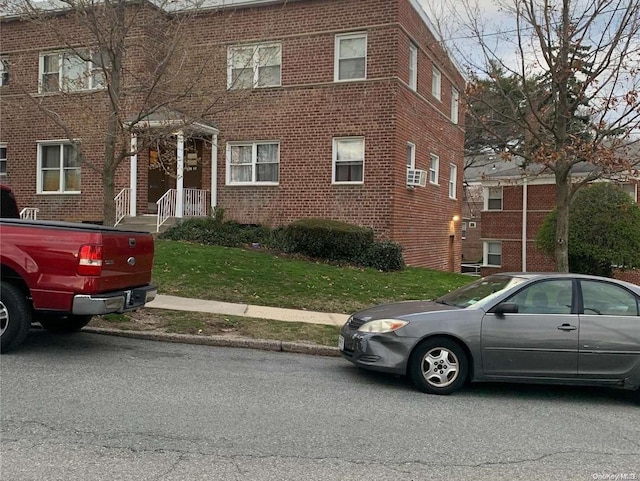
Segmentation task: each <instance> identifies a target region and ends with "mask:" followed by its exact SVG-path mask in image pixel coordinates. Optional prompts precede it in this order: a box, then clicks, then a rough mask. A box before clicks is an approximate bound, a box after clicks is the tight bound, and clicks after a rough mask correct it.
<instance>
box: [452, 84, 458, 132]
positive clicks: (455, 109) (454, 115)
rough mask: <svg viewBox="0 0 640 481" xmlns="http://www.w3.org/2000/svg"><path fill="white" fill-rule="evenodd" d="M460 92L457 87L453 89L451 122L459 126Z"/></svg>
mask: <svg viewBox="0 0 640 481" xmlns="http://www.w3.org/2000/svg"><path fill="white" fill-rule="evenodd" d="M459 101H460V92H458V89H456V88H455V87H452V88H451V122H453V123H454V124H456V125H457V124H458V121H459V120H460V119H459Z"/></svg>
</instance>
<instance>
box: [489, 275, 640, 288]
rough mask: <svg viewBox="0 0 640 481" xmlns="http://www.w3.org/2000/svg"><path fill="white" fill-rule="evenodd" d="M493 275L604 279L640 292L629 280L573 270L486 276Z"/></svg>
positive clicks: (526, 277)
mask: <svg viewBox="0 0 640 481" xmlns="http://www.w3.org/2000/svg"><path fill="white" fill-rule="evenodd" d="M493 276H506V277H519V278H521V279H548V278H553V277H557V278H567V277H570V278H572V279H590V280H597V281H606V282H612V283H614V284H619V285H621V286H625V287H627V288H628V289H631V290H633V291H635V292H637V293H640V286H638V285H637V284H632V283H630V282H626V281H622V280H620V279H613V278H611V277H601V276H592V275H588V274H575V273H573V272H498V273H496V274H491V275H490V276H487V277H493Z"/></svg>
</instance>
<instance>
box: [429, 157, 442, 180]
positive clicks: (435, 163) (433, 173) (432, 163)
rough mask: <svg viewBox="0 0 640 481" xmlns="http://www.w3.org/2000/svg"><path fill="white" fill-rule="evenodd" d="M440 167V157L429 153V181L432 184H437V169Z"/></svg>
mask: <svg viewBox="0 0 640 481" xmlns="http://www.w3.org/2000/svg"><path fill="white" fill-rule="evenodd" d="M439 169H440V158H439V157H438V156H437V155H435V154H431V157H430V159H429V182H430V183H432V184H436V185H437V184H438V170H439Z"/></svg>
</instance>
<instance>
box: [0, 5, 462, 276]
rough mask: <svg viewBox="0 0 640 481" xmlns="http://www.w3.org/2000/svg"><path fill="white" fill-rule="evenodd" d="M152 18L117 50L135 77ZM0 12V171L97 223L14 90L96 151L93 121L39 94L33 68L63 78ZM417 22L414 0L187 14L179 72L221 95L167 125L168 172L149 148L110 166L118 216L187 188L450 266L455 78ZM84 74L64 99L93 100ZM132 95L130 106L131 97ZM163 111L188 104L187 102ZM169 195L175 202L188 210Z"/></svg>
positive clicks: (40, 32) (458, 120)
mask: <svg viewBox="0 0 640 481" xmlns="http://www.w3.org/2000/svg"><path fill="white" fill-rule="evenodd" d="M165 15H166V13H165V12H158V11H157V10H155V9H154V8H151V7H149V8H148V12H146V13H145V15H141V16H140V17H139V18H140V20H139V21H140V25H139V28H138V29H137V30H136V29H134V30H133V31H132V33H131V36H132V41H131V45H130V47H128V48H129V49H130V52H128V53H129V54H128V55H127V59H126V61H127V62H128V69H129V70H130V71H132V72H138V73H139V74H140V78H144V77H145V72H148V71H150V70H151V69H153V68H154V65H153V63H152V59H151V58H149V55H148V54H147V53H146V52H149V51H151V50H152V47H153V45H154V43H155V42H159V41H160V40H159V38H158V35H161V33H162V28H161V26H162V22H163V19H164V18H165ZM56 21H59V22H61V23H63V24H68V28H69V29H76V30H77V31H78V33H77V36H78V42H82V38H83V36H86V35H87V34H86V32H85V31H84V30H83V29H82V28H81V27H79V26H78V25H75V24H74V23H73V19H72V18H67V17H65V16H64V15H62V16H60V18H58V19H57V20H56ZM1 22H2V25H1V28H2V45H1V46H0V48H2V52H0V53H1V57H2V60H3V61H5V60H6V63H3V65H5V66H6V68H5V69H4V70H3V71H6V70H7V69H8V71H9V76H8V79H7V82H6V85H5V82H3V86H2V87H0V95H1V102H2V105H1V107H2V108H1V113H0V115H1V118H0V144H1V145H0V147H1V148H2V149H3V150H2V153H3V155H6V158H5V159H4V160H3V159H1V158H0V162H3V164H0V166H3V168H5V171H4V172H3V171H0V175H2V176H3V177H4V181H5V182H7V183H9V184H10V185H11V186H12V187H13V188H14V189H15V191H16V195H17V197H18V199H19V200H20V203H21V205H23V206H30V207H36V208H38V209H40V212H39V218H43V219H64V220H75V221H100V220H101V219H102V184H101V179H100V177H99V175H98V174H96V173H95V172H94V171H92V170H91V169H89V168H86V167H85V166H79V165H74V164H73V162H69V161H68V159H67V150H66V149H67V147H65V145H66V143H65V142H66V141H65V139H66V138H67V137H66V136H65V135H64V130H62V129H61V128H60V127H59V126H57V125H55V124H54V123H53V122H51V121H49V120H47V118H46V117H45V116H44V115H43V113H42V112H41V111H40V110H39V109H38V107H36V106H35V105H34V104H33V103H30V102H26V101H24V96H25V95H26V94H37V95H39V96H40V97H39V98H41V99H42V101H43V102H46V103H47V104H48V106H49V108H51V109H55V110H56V111H59V112H60V115H61V118H63V119H64V121H65V122H69V123H72V124H73V123H74V122H75V123H77V124H80V125H81V126H82V128H81V129H80V128H79V130H80V131H82V132H83V134H82V136H81V140H82V146H83V151H84V152H85V154H86V155H87V156H88V157H89V158H90V159H91V160H92V161H94V162H96V163H97V164H99V162H100V158H101V155H102V152H103V147H102V146H103V144H102V136H103V135H104V125H103V124H102V123H101V122H102V121H103V119H101V118H99V117H95V118H93V119H89V118H87V117H86V116H85V110H84V109H78V104H77V103H76V104H71V103H68V102H67V103H65V102H66V100H65V99H67V98H68V96H61V95H56V93H57V92H56V91H55V89H49V90H46V89H45V90H46V91H44V92H43V86H45V87H46V86H47V85H48V84H47V82H48V81H49V77H48V76H51V75H59V77H58V80H60V79H62V78H64V75H65V72H64V71H63V68H64V67H62V65H63V64H64V62H65V61H66V60H67V59H66V57H64V52H63V50H62V49H63V47H64V45H60V43H59V41H58V40H56V38H55V35H53V34H51V33H49V32H47V30H46V28H45V27H43V26H40V25H37V24H34V23H30V22H26V21H23V20H21V19H19V18H4V19H2V20H1ZM152 25H153V28H151V26H152ZM429 25H430V24H429V21H428V19H427V17H426V15H425V13H424V12H423V11H422V9H421V8H420V6H419V4H418V2H417V0H300V1H295V2H282V1H269V2H266V1H263V0H254V1H245V2H243V3H242V6H236V7H228V8H226V7H225V8H218V9H213V10H210V11H208V12H202V13H201V14H199V15H197V16H196V17H194V18H190V19H189V25H188V26H187V31H188V32H189V38H190V47H189V48H190V50H191V51H192V52H193V55H191V56H189V58H188V60H187V61H186V63H184V64H182V65H181V66H180V69H181V70H182V71H185V72H187V71H196V70H197V69H200V68H202V67H203V66H204V71H203V74H202V76H201V81H200V83H199V86H198V87H199V89H200V90H202V91H206V92H210V93H211V95H212V96H219V98H220V99H221V104H223V105H224V106H225V108H221V109H219V110H218V111H217V112H216V113H215V114H212V115H211V116H210V117H209V118H207V119H205V120H206V122H203V123H201V124H198V127H199V130H198V129H191V133H184V135H183V133H182V132H181V133H180V134H179V135H178V141H177V142H178V145H182V142H184V145H185V149H184V151H183V152H184V153H181V152H178V155H177V156H176V157H177V160H176V164H175V165H176V169H177V171H178V172H182V173H183V174H184V175H178V180H176V178H175V177H172V176H169V175H166V174H165V173H164V172H161V171H159V170H158V169H157V168H156V167H157V158H158V152H157V151H155V150H153V149H150V150H147V151H142V152H139V153H138V155H136V156H134V158H133V159H132V160H131V161H129V160H127V161H126V162H125V163H124V164H123V165H121V166H120V168H119V170H118V171H117V173H116V186H115V190H116V193H117V192H120V191H121V190H122V189H128V192H130V198H131V199H132V200H131V202H132V204H133V205H131V206H127V211H128V212H127V213H129V214H133V215H144V214H151V213H154V212H155V209H156V208H157V204H156V201H158V200H159V199H160V197H162V196H163V195H164V194H165V192H167V190H169V189H177V190H178V191H179V192H183V189H187V188H189V189H192V191H193V192H196V193H200V194H202V193H203V194H204V195H206V199H207V201H206V202H207V205H209V206H210V207H213V208H216V207H221V208H224V211H225V216H226V218H230V219H234V220H237V221H239V222H243V223H261V224H268V225H273V226H275V225H282V224H286V223H289V222H291V221H293V220H296V219H299V218H303V217H326V218H332V219H336V220H342V221H346V222H351V223H355V224H359V225H363V226H369V227H372V228H373V229H374V231H375V233H376V236H377V237H378V238H380V239H392V240H395V241H397V242H399V243H401V244H402V245H403V246H404V249H405V259H406V261H407V262H408V263H409V264H411V265H417V266H423V267H430V268H435V269H441V270H450V271H459V270H460V259H461V238H460V237H461V235H460V234H461V232H460V230H461V224H460V221H459V219H460V217H459V216H460V214H461V197H462V175H463V168H462V165H463V145H464V126H463V125H462V124H463V119H464V115H463V112H462V111H461V109H460V111H459V102H458V100H459V99H458V97H459V92H461V91H462V89H463V88H464V79H463V76H462V75H461V73H460V71H459V70H458V69H457V68H456V66H455V65H454V64H453V63H452V62H451V61H450V60H449V58H448V57H447V55H446V54H445V52H444V51H443V50H442V49H441V48H440V47H439V43H438V41H437V40H436V38H435V37H434V35H433V33H432V31H431V29H430V27H429ZM267 54H268V55H267ZM265 59H266V60H265ZM55 62H59V63H60V65H61V66H59V67H57V69H58V70H56V71H55V72H54V70H55V69H54V68H52V67H51V65H53V64H54V63H55ZM87 68H90V67H87ZM3 79H4V77H3ZM88 82H89V83H88V84H87V85H86V86H85V88H83V89H80V90H81V92H78V99H79V98H80V96H81V95H84V96H87V98H88V100H87V102H93V103H92V108H91V110H92V111H93V112H95V111H96V110H97V111H99V110H100V105H101V102H102V103H104V102H105V100H104V97H103V95H104V94H103V90H101V88H100V83H99V82H100V79H99V78H96V77H91V80H89V81H88ZM241 87H245V88H241ZM38 92H42V93H40V94H38ZM89 96H90V98H89ZM131 105H132V107H131V108H132V111H133V112H135V105H136V99H133V100H132V101H131ZM229 106H232V107H229ZM171 108H172V109H175V111H184V112H185V113H186V114H187V115H189V111H190V109H193V108H195V106H194V105H189V103H188V102H186V101H185V102H183V103H182V104H181V105H172V106H171ZM86 111H87V112H88V111H89V109H86ZM167 112H170V111H169V110H167ZM167 112H164V114H167ZM169 115H170V114H169ZM156 121H157V122H160V120H158V118H157V117H155V118H148V119H145V122H146V123H142V124H144V125H146V126H150V125H152V124H153V122H156ZM212 145H213V146H215V147H214V148H212ZM158 149H160V148H158ZM183 155H184V157H183V158H182V156H183ZM184 192H185V194H184V196H183V197H182V198H180V197H181V196H180V195H179V196H178V197H179V199H178V200H177V202H178V204H179V205H180V207H179V209H178V210H183V212H184V215H187V214H188V210H189V206H188V205H187V204H188V202H189V200H188V199H187V197H186V195H187V194H186V191H184ZM127 198H128V197H127ZM454 218H456V219H458V220H454Z"/></svg>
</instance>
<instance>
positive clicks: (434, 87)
mask: <svg viewBox="0 0 640 481" xmlns="http://www.w3.org/2000/svg"><path fill="white" fill-rule="evenodd" d="M431 95H433V96H434V97H435V98H437V99H438V100H440V101H441V100H442V72H440V69H439V68H438V67H436V66H435V65H434V66H433V69H432V73H431Z"/></svg>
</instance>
